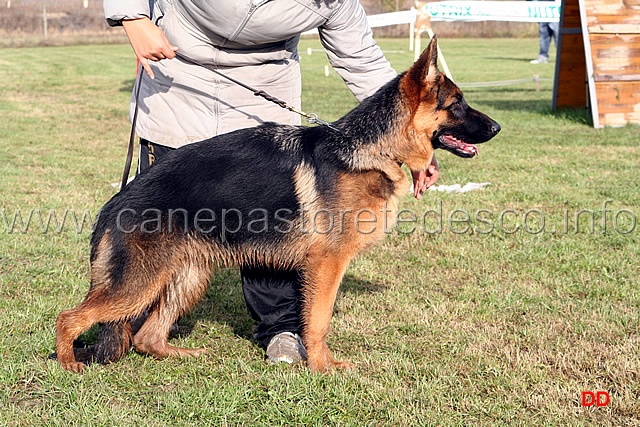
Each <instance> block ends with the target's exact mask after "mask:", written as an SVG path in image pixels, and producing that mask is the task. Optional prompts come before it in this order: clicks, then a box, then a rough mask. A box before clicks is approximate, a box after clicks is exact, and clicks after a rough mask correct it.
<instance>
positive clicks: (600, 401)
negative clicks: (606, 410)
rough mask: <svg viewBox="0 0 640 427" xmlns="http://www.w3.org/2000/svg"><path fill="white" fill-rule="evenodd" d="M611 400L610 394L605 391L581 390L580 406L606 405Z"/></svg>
mask: <svg viewBox="0 0 640 427" xmlns="http://www.w3.org/2000/svg"><path fill="white" fill-rule="evenodd" d="M610 402H611V396H609V393H608V392H606V391H596V392H593V391H583V392H582V406H594V405H595V406H607V405H608V404H609V403H610Z"/></svg>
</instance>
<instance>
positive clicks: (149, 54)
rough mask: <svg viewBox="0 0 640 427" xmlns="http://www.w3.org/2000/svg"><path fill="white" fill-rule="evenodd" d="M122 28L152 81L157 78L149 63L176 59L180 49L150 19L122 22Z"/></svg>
mask: <svg viewBox="0 0 640 427" xmlns="http://www.w3.org/2000/svg"><path fill="white" fill-rule="evenodd" d="M122 26H123V27H124V31H125V32H126V33H127V37H128V38H129V43H131V47H132V48H133V51H134V52H135V54H136V56H137V57H138V59H139V60H140V64H142V67H143V68H144V70H145V71H146V72H147V74H148V75H149V77H151V78H152V79H153V78H154V77H155V76H154V75H153V71H151V67H150V66H149V61H159V60H161V59H165V58H166V59H172V58H175V56H176V51H177V50H178V48H177V47H175V46H173V45H172V44H171V43H169V40H167V37H166V36H165V35H164V31H162V30H161V29H160V28H158V26H156V25H155V24H154V23H153V22H151V20H150V19H149V18H140V19H131V20H126V21H122Z"/></svg>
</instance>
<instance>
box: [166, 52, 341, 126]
mask: <svg viewBox="0 0 640 427" xmlns="http://www.w3.org/2000/svg"><path fill="white" fill-rule="evenodd" d="M176 57H178V58H180V59H181V60H182V61H184V62H186V63H188V64H191V65H197V66H200V67H202V68H206V69H207V70H209V71H211V72H213V73H215V74H217V75H218V76H220V77H224V78H225V79H227V80H229V81H231V82H233V83H235V84H237V85H238V86H242V87H243V88H245V89H247V90H248V91H251V92H253V94H254V95H255V96H259V97H261V98H264V99H266V100H267V101H269V102H273V103H274V104H276V105H278V106H280V107H282V108H284V109H285V110H289V111H291V112H292V113H296V114H298V115H300V116H302V117H304V118H305V119H307V122H308V123H309V124H312V125H323V126H328V127H329V128H331V129H333V130H335V131H337V132H340V130H339V129H336V128H335V127H333V126H331V124H330V123H328V122H326V121H324V120H322V119H321V118H319V117H318V115H317V114H316V113H305V112H304V111H300V110H298V109H296V108H295V107H293V106H291V105H289V104H287V103H286V102H285V101H283V100H281V99H278V98H276V97H275V96H273V95H269V94H268V93H267V92H265V91H263V90H258V89H255V88H253V87H251V86H249V85H248V84H246V83H243V82H241V81H239V80H236V79H234V78H233V77H229V76H227V75H226V74H224V73H221V72H220V71H218V70H216V69H215V68H213V67H211V66H209V65H206V64H203V63H201V62H198V61H195V60H193V59H191V58H188V57H186V56H184V55H180V54H179V53H177V52H176Z"/></svg>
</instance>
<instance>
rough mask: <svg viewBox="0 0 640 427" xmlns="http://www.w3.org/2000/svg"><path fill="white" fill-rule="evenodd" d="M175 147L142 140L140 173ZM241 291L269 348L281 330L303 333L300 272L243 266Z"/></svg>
mask: <svg viewBox="0 0 640 427" xmlns="http://www.w3.org/2000/svg"><path fill="white" fill-rule="evenodd" d="M172 150H173V148H170V147H166V146H163V145H158V144H155V143H151V142H149V141H147V140H144V139H142V140H141V141H140V159H139V163H138V173H144V172H145V171H146V170H147V169H149V167H151V166H152V165H153V164H154V162H157V161H159V159H161V158H162V157H163V155H165V154H166V153H168V152H170V151H172ZM240 274H241V276H242V292H243V294H244V300H245V303H246V304H247V309H248V310H249V314H250V315H251V317H252V318H253V319H254V320H256V321H257V322H258V325H257V327H256V330H255V332H254V337H255V339H256V340H257V341H258V343H259V344H260V345H261V346H262V347H263V348H266V347H267V344H269V341H270V340H271V338H273V337H274V336H275V335H277V334H279V333H281V332H294V333H297V334H300V333H301V332H302V330H301V322H300V282H301V279H300V275H299V274H298V273H297V272H292V271H275V270H272V269H268V268H264V267H260V266H252V267H245V268H241V269H240Z"/></svg>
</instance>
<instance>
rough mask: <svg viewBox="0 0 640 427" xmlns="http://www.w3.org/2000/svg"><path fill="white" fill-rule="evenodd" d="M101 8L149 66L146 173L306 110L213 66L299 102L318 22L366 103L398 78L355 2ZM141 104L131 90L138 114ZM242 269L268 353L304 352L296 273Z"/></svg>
mask: <svg viewBox="0 0 640 427" xmlns="http://www.w3.org/2000/svg"><path fill="white" fill-rule="evenodd" d="M104 11H105V17H106V19H107V22H108V23H109V24H110V25H111V26H120V25H121V26H123V27H124V30H125V32H126V34H127V36H128V39H129V41H130V43H131V46H132V48H133V50H134V52H135V54H136V56H137V58H138V60H139V61H140V63H141V65H142V67H143V69H144V72H145V75H143V76H142V77H143V78H142V79H141V83H140V95H139V99H138V103H137V108H138V109H139V110H138V114H139V115H138V119H137V123H136V129H135V130H136V133H137V134H138V136H139V137H140V139H141V146H140V165H139V167H140V172H141V173H144V170H145V169H146V168H148V167H151V165H152V164H153V162H158V161H162V156H163V154H165V153H167V152H169V151H171V150H173V149H175V148H178V147H181V146H183V145H186V144H190V143H193V142H197V141H201V140H204V139H207V138H211V137H213V136H215V135H219V134H222V133H226V132H230V131H233V130H236V129H239V128H246V127H251V126H255V125H258V124H260V123H264V122H267V121H274V122H279V123H284V124H294V125H295V124H300V121H301V120H300V116H299V115H297V114H294V113H291V112H289V111H287V110H284V109H282V108H281V107H279V106H278V105H275V104H273V103H270V102H268V101H266V100H264V99H262V98H260V97H257V96H254V94H253V93H252V92H250V91H248V90H247V89H245V88H243V87H240V86H238V85H236V84H235V83H232V82H230V81H228V80H226V79H224V78H222V77H220V76H219V75H217V74H215V73H213V72H212V71H211V70H209V69H208V68H209V67H210V68H214V69H217V70H219V71H220V72H222V73H224V74H225V75H227V76H229V77H232V78H234V79H236V80H239V81H241V82H243V83H245V84H247V85H249V86H251V87H253V88H256V89H258V90H264V91H265V92H267V93H269V94H270V95H273V96H275V97H277V98H279V99H282V100H284V101H285V102H287V103H288V104H289V105H292V106H294V107H296V108H298V109H299V108H300V99H301V91H302V89H301V73H300V65H299V56H298V42H299V40H300V34H301V33H303V32H305V31H307V30H312V29H315V28H317V29H318V32H319V36H320V41H321V43H322V45H323V46H324V49H325V51H326V54H327V56H328V58H329V61H330V63H331V65H332V67H333V68H334V69H335V70H336V71H337V73H338V74H339V75H340V76H341V77H342V79H343V80H344V81H345V83H346V84H347V86H348V88H349V89H350V90H351V92H352V93H353V95H354V96H355V97H356V98H357V99H358V100H359V101H361V100H363V99H364V98H366V97H368V96H369V95H372V94H373V93H374V92H376V91H377V90H378V89H379V88H380V87H381V86H383V85H384V84H385V83H387V82H388V81H389V80H391V79H393V78H394V77H395V76H396V72H395V71H394V70H393V69H392V68H391V65H390V64H389V62H388V61H387V60H386V58H385V57H384V54H383V53H382V50H381V49H380V48H379V46H378V45H377V44H376V42H375V41H374V39H373V34H372V31H371V29H370V28H369V26H368V24H367V18H366V14H365V11H364V9H363V8H362V6H361V5H360V3H359V2H358V0H298V1H295V2H286V1H275V0H272V1H269V0H250V1H244V2H236V1H213V2H190V1H183V0H170V1H169V0H164V1H162V0H161V1H156V2H152V3H151V4H150V3H149V1H148V0H104ZM195 63H198V64H201V65H203V66H201V65H195ZM135 92H136V88H134V90H133V93H134V94H135ZM135 106H136V102H135V99H134V96H132V102H131V112H133V109H134V108H136V107H135ZM250 143H251V141H247V144H250ZM246 173H247V174H251V170H247V171H246ZM438 176H439V172H438V166H437V162H436V160H435V158H434V159H433V161H432V163H431V165H430V166H429V167H428V168H427V170H425V171H423V172H421V173H420V174H416V176H414V194H415V196H416V197H417V198H420V197H421V195H422V193H423V192H424V191H425V190H426V188H428V187H429V186H430V185H432V184H433V183H434V182H435V181H436V180H437V179H438ZM355 190H356V189H354V191H355ZM241 276H242V289H243V293H244V297H245V301H246V304H247V308H248V311H249V313H250V315H251V316H252V317H253V319H255V320H256V321H257V326H256V330H255V334H254V337H255V339H256V340H257V341H258V343H259V345H260V346H261V347H263V348H265V349H266V360H267V361H270V362H286V363H294V362H297V361H299V360H303V359H305V354H306V352H305V349H304V345H303V343H302V340H301V338H300V332H301V324H300V323H301V322H300V313H299V309H300V304H299V298H300V291H299V281H300V277H299V274H298V272H292V271H272V270H268V269H266V268H262V267H261V266H253V267H251V268H242V269H241ZM133 323H134V322H132V324H133ZM136 323H138V324H139V323H140V322H139V321H138V322H136ZM111 327H112V326H110V325H101V329H100V333H99V337H98V343H97V346H100V345H106V344H108V342H109V335H110V328H111Z"/></svg>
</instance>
